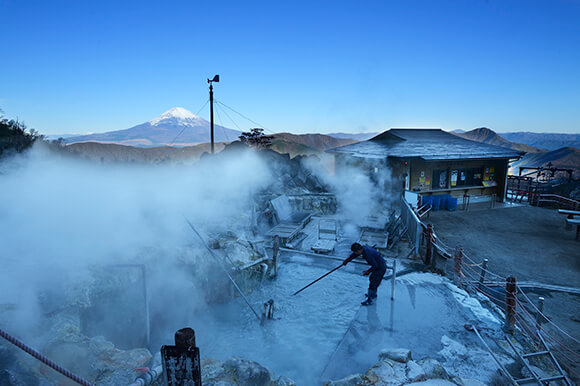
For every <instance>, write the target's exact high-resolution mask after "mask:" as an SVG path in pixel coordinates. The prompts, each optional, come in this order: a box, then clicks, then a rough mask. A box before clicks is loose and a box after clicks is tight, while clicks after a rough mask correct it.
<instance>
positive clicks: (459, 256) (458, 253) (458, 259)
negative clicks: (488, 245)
mask: <svg viewBox="0 0 580 386" xmlns="http://www.w3.org/2000/svg"><path fill="white" fill-rule="evenodd" d="M453 260H454V261H455V266H454V274H455V283H456V284H457V285H459V286H461V284H462V281H463V272H462V271H461V269H462V266H463V248H459V247H458V248H457V249H456V250H455V256H454V257H453Z"/></svg>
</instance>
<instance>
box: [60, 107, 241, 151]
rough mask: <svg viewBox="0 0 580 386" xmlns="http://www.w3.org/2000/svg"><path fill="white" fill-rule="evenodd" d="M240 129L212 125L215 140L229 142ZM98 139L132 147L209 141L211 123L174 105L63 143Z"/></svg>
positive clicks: (185, 144)
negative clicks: (124, 125) (123, 125)
mask: <svg viewBox="0 0 580 386" xmlns="http://www.w3.org/2000/svg"><path fill="white" fill-rule="evenodd" d="M240 134H241V132H240V131H237V130H232V129H228V128H226V127H223V126H220V125H215V124H214V142H231V141H235V140H237V139H238V137H239V135H240ZM78 142H100V143H115V144H119V145H127V146H135V147H158V146H176V147H183V146H193V145H197V144H201V143H207V142H210V123H209V122H208V121H206V120H205V119H203V118H201V117H198V116H197V115H195V114H193V113H191V112H190V111H188V110H186V109H184V108H182V107H174V108H172V109H170V110H168V111H166V112H164V113H163V114H161V115H159V116H158V117H156V118H153V119H152V120H150V121H149V122H145V123H142V124H140V125H137V126H133V127H131V128H129V129H125V130H116V131H109V132H105V133H97V134H89V135H81V136H74V137H70V138H66V139H65V143H67V144H72V143H78Z"/></svg>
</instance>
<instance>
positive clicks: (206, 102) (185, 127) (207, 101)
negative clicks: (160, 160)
mask: <svg viewBox="0 0 580 386" xmlns="http://www.w3.org/2000/svg"><path fill="white" fill-rule="evenodd" d="M208 103H209V99H208V100H206V101H205V103H204V104H203V106H201V107H200V108H199V110H197V113H195V115H197V114H199V113H200V112H201V110H203V108H204V107H205V106H206V105H207V104H208ZM185 129H187V126H183V129H181V131H180V132H179V134H177V135H176V136H175V138H173V141H171V143H170V144H169V146H172V145H173V143H174V142H175V140H176V139H177V137H179V136H180V135H181V133H183V131H184V130H185Z"/></svg>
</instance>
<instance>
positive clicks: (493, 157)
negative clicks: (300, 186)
mask: <svg viewBox="0 0 580 386" xmlns="http://www.w3.org/2000/svg"><path fill="white" fill-rule="evenodd" d="M329 152H331V153H333V154H334V156H335V168H336V170H339V169H340V168H341V167H344V166H355V167H358V168H362V169H363V171H364V172H366V173H368V174H369V175H370V176H371V178H372V179H373V180H375V181H383V180H388V181H390V185H389V186H390V188H391V189H392V187H395V189H394V190H395V191H398V192H401V191H402V190H403V189H405V190H410V191H414V192H417V193H419V194H420V195H421V196H429V195H440V194H448V195H451V196H453V197H462V196H464V195H465V194H468V195H470V196H490V197H491V196H492V195H494V194H495V195H496V197H497V199H498V200H502V201H503V200H504V199H505V194H506V183H507V173H508V165H509V163H510V162H511V161H514V160H517V159H519V158H521V157H522V156H523V155H524V154H525V153H523V152H519V151H515V150H512V149H509V148H504V147H500V146H493V145H488V144H484V143H481V142H475V141H470V140H467V139H464V138H461V137H459V136H456V135H453V134H450V133H447V132H445V131H443V130H441V129H390V130H388V131H385V132H383V133H381V134H379V135H377V136H376V137H374V138H372V139H370V140H368V141H363V142H358V143H355V144H352V145H347V146H342V147H338V148H334V149H331V150H329ZM393 181H395V182H394V183H393Z"/></svg>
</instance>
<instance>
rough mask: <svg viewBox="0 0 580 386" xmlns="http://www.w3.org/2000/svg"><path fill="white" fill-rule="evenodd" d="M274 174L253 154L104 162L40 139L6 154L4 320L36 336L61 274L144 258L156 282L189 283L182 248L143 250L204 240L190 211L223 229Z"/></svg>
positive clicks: (0, 222) (155, 285)
mask: <svg viewBox="0 0 580 386" xmlns="http://www.w3.org/2000/svg"><path fill="white" fill-rule="evenodd" d="M270 178H271V176H270V175H269V171H268V168H267V167H266V166H265V165H263V164H262V163H261V162H260V160H259V159H258V157H257V156H256V155H255V154H254V153H252V152H244V153H236V154H231V155H230V156H229V157H225V156H222V157H219V158H215V159H211V160H209V162H203V161H202V162H200V163H198V164H196V165H194V166H143V165H110V164H109V165H99V164H93V163H89V162H83V161H79V159H71V158H70V157H63V156H59V155H55V154H54V153H52V152H50V151H48V150H46V149H44V148H43V147H42V146H36V147H35V148H34V149H32V150H31V151H29V152H27V153H25V154H24V155H18V156H15V157H13V158H12V159H9V160H2V162H0V235H1V236H0V238H1V241H0V246H1V249H0V256H1V263H2V267H1V269H0V306H1V305H2V304H4V305H6V304H17V307H16V309H15V310H13V311H12V312H9V313H5V315H4V316H3V317H0V322H2V323H4V328H7V329H9V328H10V329H11V331H15V330H17V332H18V333H19V334H21V335H22V336H23V337H28V336H30V334H32V332H31V331H29V330H30V329H31V328H32V327H33V326H34V325H35V323H37V322H38V321H39V319H40V318H41V316H42V312H41V310H40V308H39V305H38V304H37V299H38V296H39V295H41V294H42V293H43V292H45V291H48V290H50V289H53V288H55V287H56V288H58V285H59V284H60V285H62V283H63V282H69V281H71V282H75V281H76V282H78V281H82V280H90V277H91V275H90V274H89V268H90V267H92V266H94V265H98V266H106V265H108V264H123V263H143V262H144V261H143V260H144V259H146V260H147V262H148V263H152V264H156V265H157V267H156V268H158V270H157V269H156V270H152V271H154V273H153V274H152V275H151V278H150V279H149V283H148V285H149V287H150V288H152V289H153V290H157V289H163V290H164V291H165V293H166V294H168V295H169V294H170V293H171V291H172V290H175V291H177V290H178V289H180V288H181V289H184V288H187V290H188V291H189V290H190V288H191V283H187V279H188V278H187V274H185V273H184V272H183V271H182V270H180V268H177V266H178V264H177V262H176V261H175V260H176V257H175V256H171V255H164V256H153V257H152V256H143V251H144V250H148V249H149V250H150V249H151V248H155V249H157V250H162V249H164V248H166V249H167V250H170V249H171V248H175V247H176V246H185V245H187V244H188V243H191V242H192V241H193V242H196V243H198V244H199V241H198V240H196V239H195V235H194V234H193V233H192V232H191V229H189V227H188V225H187V223H186V222H185V219H184V216H185V217H187V218H188V219H190V220H191V221H192V222H193V223H194V224H198V225H201V226H202V227H207V226H210V225H212V224H218V225H220V226H221V227H222V228H225V229H228V227H231V226H233V225H232V224H234V223H236V221H235V220H236V219H238V220H239V219H240V218H241V219H242V220H244V219H246V218H249V215H250V208H251V205H250V202H249V200H250V194H251V193H252V192H253V191H255V190H257V189H260V188H263V187H264V186H266V185H267V184H268V183H269V182H270ZM239 222H241V221H238V223H239ZM140 254H141V255H140ZM159 271H161V272H162V273H160V272H159ZM188 285H189V287H187V286H188ZM153 298H154V297H153ZM160 298H161V299H160V301H163V297H160Z"/></svg>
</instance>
